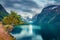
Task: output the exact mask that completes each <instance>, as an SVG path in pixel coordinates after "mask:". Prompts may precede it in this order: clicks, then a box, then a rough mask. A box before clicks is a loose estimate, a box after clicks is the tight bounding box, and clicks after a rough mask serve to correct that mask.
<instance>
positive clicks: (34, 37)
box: [12, 24, 43, 40]
mask: <svg viewBox="0 0 60 40" xmlns="http://www.w3.org/2000/svg"><path fill="white" fill-rule="evenodd" d="M40 30H41V27H40V26H37V25H32V24H30V25H20V26H17V27H16V28H14V30H13V31H12V35H13V36H14V37H15V38H16V40H43V38H42V36H41V35H40Z"/></svg>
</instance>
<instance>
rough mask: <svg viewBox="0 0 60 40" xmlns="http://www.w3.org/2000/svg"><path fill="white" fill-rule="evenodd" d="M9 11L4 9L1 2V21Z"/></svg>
mask: <svg viewBox="0 0 60 40" xmlns="http://www.w3.org/2000/svg"><path fill="white" fill-rule="evenodd" d="M7 15H8V13H7V12H6V10H5V9H4V7H3V6H2V5H1V4H0V21H1V20H2V19H3V17H4V16H7Z"/></svg>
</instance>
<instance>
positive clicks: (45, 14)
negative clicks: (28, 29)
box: [33, 5, 60, 24]
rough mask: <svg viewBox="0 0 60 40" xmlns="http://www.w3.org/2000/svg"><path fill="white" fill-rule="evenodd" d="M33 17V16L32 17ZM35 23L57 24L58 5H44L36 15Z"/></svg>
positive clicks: (58, 16) (59, 16) (59, 9)
mask: <svg viewBox="0 0 60 40" xmlns="http://www.w3.org/2000/svg"><path fill="white" fill-rule="evenodd" d="M33 18H34V17H33ZM36 19H37V20H36V21H35V22H34V23H36V24H49V23H51V24H59V23H60V5H50V6H48V7H45V8H44V9H43V10H42V12H41V13H40V14H38V15H37V18H36Z"/></svg>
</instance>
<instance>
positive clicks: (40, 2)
mask: <svg viewBox="0 0 60 40" xmlns="http://www.w3.org/2000/svg"><path fill="white" fill-rule="evenodd" d="M59 3H60V0H0V4H2V5H3V6H4V7H5V9H6V10H7V11H8V12H10V11H11V10H12V11H15V12H17V13H18V14H20V15H22V16H29V17H32V16H33V15H35V14H38V13H40V12H41V10H42V9H43V8H44V7H45V6H48V5H53V4H59Z"/></svg>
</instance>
